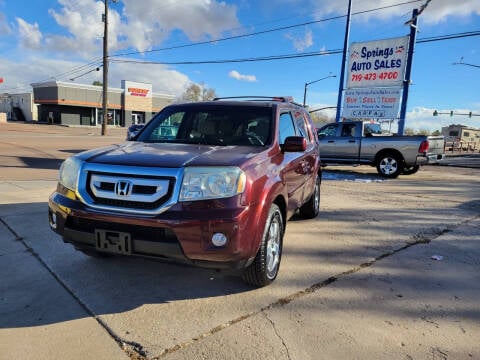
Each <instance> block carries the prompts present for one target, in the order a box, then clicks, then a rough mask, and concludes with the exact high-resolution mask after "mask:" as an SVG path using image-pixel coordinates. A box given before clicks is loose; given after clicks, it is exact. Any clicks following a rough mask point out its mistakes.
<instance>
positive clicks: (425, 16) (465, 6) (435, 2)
mask: <svg viewBox="0 0 480 360" xmlns="http://www.w3.org/2000/svg"><path fill="white" fill-rule="evenodd" d="M425 2H426V0H425ZM425 2H422V3H413V4H405V5H402V6H393V7H390V8H386V9H382V10H379V11H372V12H368V13H365V14H362V15H356V16H355V18H354V19H355V20H360V21H371V20H372V19H380V20H388V19H391V18H393V17H396V16H399V15H404V14H405V15H404V16H405V17H406V18H408V16H409V15H410V14H411V11H412V10H413V9H414V8H420V6H421V5H422V4H424V3H425ZM398 3H399V2H398V1H397V0H384V1H382V2H381V4H379V2H378V1H377V0H364V1H361V2H352V13H355V12H360V11H365V10H370V9H376V8H379V7H387V6H391V5H396V4H398ZM316 4H317V5H316V7H317V9H316V10H315V14H316V15H317V16H318V17H319V18H321V17H323V16H324V15H326V14H346V13H347V3H346V2H340V1H337V0H329V1H322V2H316ZM471 14H477V15H480V1H478V0H456V1H451V0H432V1H431V2H430V3H429V4H428V6H427V8H426V9H425V11H424V12H423V13H422V14H421V17H420V19H421V21H422V22H423V21H425V22H426V23H429V24H435V23H439V22H442V21H446V18H447V17H451V16H454V17H466V16H469V15H471Z"/></svg>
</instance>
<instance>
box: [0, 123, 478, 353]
mask: <svg viewBox="0 0 480 360" xmlns="http://www.w3.org/2000/svg"><path fill="white" fill-rule="evenodd" d="M124 138H125V129H109V131H108V136H106V137H101V136H100V135H99V129H95V128H66V127H59V126H48V125H34V124H11V123H9V124H0V274H2V281H1V282H0V358H2V359H3V358H5V359H13V358H20V359H121V358H125V359H128V358H132V359H157V358H165V359H192V358H195V359H259V358H262V359H332V358H340V359H341V358H356V359H385V358H395V359H448V358H451V359H472V358H473V359H475V358H477V359H478V358H480V342H479V341H478V339H479V338H480V307H479V305H478V299H479V298H480V271H479V270H480V246H479V244H480V169H479V168H469V167H448V166H425V167H423V168H422V169H421V170H420V171H419V172H418V173H417V174H415V175H411V176H400V177H399V178H398V179H395V180H383V179H382V178H380V177H378V175H377V174H376V170H375V168H373V167H364V166H360V167H327V168H326V169H325V171H324V176H323V181H322V186H321V211H320V215H319V217H318V218H316V219H314V220H301V219H297V218H293V219H292V220H291V221H290V222H289V223H288V224H287V232H286V234H285V239H284V253H283V258H282V264H281V268H280V273H279V276H278V278H277V279H276V281H275V282H274V283H273V284H272V285H270V286H267V287H265V288H261V289H255V288H251V287H248V286H246V285H244V283H243V282H242V280H241V279H240V278H239V277H238V274H236V273H234V272H232V271H222V272H217V271H215V270H206V269H199V268H193V267H187V266H181V265H176V264H169V263H163V262H158V261H152V260H146V259H135V258H128V257H118V258H110V259H93V258H89V257H87V256H85V255H83V254H82V253H78V252H76V251H75V250H74V249H73V248H72V246H70V245H68V244H64V243H63V242H62V240H61V238H60V237H59V236H58V235H56V234H55V233H53V232H52V231H51V230H50V229H49V226H48V221H47V201H48V196H49V194H50V193H51V192H52V191H53V190H54V188H55V186H56V177H57V170H58V167H59V166H60V163H61V161H62V160H63V159H65V158H66V157H67V156H69V155H71V154H74V153H77V152H79V151H82V150H86V149H91V148H94V147H98V146H102V145H108V144H112V143H117V142H120V141H123V140H124Z"/></svg>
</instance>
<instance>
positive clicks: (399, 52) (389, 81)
mask: <svg viewBox="0 0 480 360" xmlns="http://www.w3.org/2000/svg"><path fill="white" fill-rule="evenodd" d="M408 41H409V37H408V36H403V37H399V38H393V39H384V40H375V41H369V42H362V43H352V44H351V45H350V51H349V64H348V78H347V79H348V80H347V89H352V88H367V87H368V88H371V87H382V86H399V85H402V84H403V80H404V76H405V66H406V63H407V53H408V51H407V50H408Z"/></svg>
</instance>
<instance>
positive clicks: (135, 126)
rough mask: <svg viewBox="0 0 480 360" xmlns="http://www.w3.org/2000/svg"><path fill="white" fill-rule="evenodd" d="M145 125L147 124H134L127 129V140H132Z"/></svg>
mask: <svg viewBox="0 0 480 360" xmlns="http://www.w3.org/2000/svg"><path fill="white" fill-rule="evenodd" d="M144 127H145V124H132V125H130V126H129V127H128V130H127V140H132V139H133V138H134V137H135V136H137V134H138V133H139V132H140V130H142V129H143V128H144Z"/></svg>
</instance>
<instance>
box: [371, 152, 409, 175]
mask: <svg viewBox="0 0 480 360" xmlns="http://www.w3.org/2000/svg"><path fill="white" fill-rule="evenodd" d="M402 171H403V162H402V159H401V157H400V156H399V155H397V154H392V153H385V154H384V155H382V156H380V157H379V158H378V161H377V172H378V174H379V175H380V176H382V177H384V178H389V179H394V178H396V177H397V176H398V175H400V174H401V173H402Z"/></svg>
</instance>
